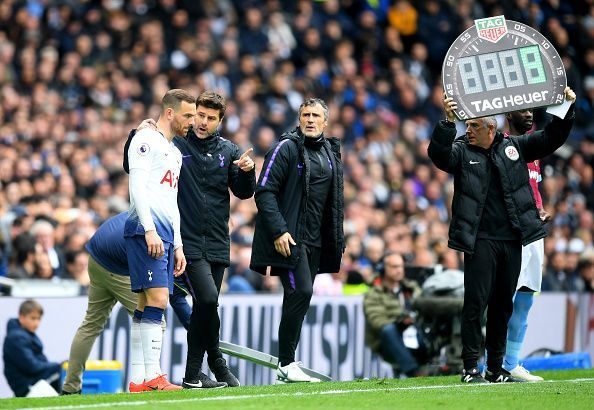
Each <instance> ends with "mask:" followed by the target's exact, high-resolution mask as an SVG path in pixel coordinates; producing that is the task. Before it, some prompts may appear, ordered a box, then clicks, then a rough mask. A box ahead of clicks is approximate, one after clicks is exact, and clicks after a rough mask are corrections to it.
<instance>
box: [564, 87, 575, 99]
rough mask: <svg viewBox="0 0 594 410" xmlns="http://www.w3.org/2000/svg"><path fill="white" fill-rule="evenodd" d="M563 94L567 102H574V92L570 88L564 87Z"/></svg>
mask: <svg viewBox="0 0 594 410" xmlns="http://www.w3.org/2000/svg"><path fill="white" fill-rule="evenodd" d="M564 93H565V99H566V100H567V101H569V102H571V103H574V102H575V99H576V96H575V92H574V91H573V90H572V89H571V88H569V87H565V90H564Z"/></svg>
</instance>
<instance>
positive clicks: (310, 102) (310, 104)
mask: <svg viewBox="0 0 594 410" xmlns="http://www.w3.org/2000/svg"><path fill="white" fill-rule="evenodd" d="M317 104H320V105H321V106H322V108H323V109H324V120H325V121H328V105H327V104H326V102H325V101H324V100H322V99H321V98H308V99H307V100H305V101H303V102H302V103H301V105H300V106H299V113H298V115H299V118H301V111H303V109H304V108H305V107H313V106H314V105H317Z"/></svg>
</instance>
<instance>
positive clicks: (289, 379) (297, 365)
mask: <svg viewBox="0 0 594 410" xmlns="http://www.w3.org/2000/svg"><path fill="white" fill-rule="evenodd" d="M302 366H303V363H301V362H292V363H289V364H288V365H286V366H281V365H280V364H279V365H278V367H277V368H276V380H277V384H283V383H299V382H310V383H318V382H320V381H321V380H320V379H317V378H315V377H311V376H308V375H307V374H305V372H304V371H303V370H301V367H302Z"/></svg>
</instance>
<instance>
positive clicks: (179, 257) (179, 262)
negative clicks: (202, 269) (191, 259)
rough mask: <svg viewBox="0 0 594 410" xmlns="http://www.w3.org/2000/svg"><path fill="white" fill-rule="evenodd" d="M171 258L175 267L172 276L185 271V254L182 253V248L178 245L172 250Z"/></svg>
mask: <svg viewBox="0 0 594 410" xmlns="http://www.w3.org/2000/svg"><path fill="white" fill-rule="evenodd" d="M173 260H174V262H175V267H174V268H173V276H175V277H177V276H179V275H181V274H182V273H184V272H185V271H186V265H187V262H186V255H184V248H183V246H180V247H179V248H177V249H176V250H175V251H173Z"/></svg>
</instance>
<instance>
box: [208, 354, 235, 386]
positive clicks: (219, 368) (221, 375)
mask: <svg viewBox="0 0 594 410" xmlns="http://www.w3.org/2000/svg"><path fill="white" fill-rule="evenodd" d="M209 367H210V370H212V372H213V373H214V375H215V377H216V379H217V381H219V382H225V383H227V386H229V387H238V386H239V385H240V384H239V380H237V377H235V376H234V375H233V373H231V370H230V369H229V366H227V362H226V361H225V359H223V358H222V357H219V358H218V359H216V360H215V361H214V363H213V364H212V365H209Z"/></svg>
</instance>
